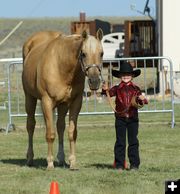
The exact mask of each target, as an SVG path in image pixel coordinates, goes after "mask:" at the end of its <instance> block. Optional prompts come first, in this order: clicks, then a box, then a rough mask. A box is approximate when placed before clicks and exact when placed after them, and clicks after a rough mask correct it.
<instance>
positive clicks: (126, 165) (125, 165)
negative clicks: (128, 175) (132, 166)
mask: <svg viewBox="0 0 180 194" xmlns="http://www.w3.org/2000/svg"><path fill="white" fill-rule="evenodd" d="M113 168H116V161H115V160H114V163H113ZM127 168H128V164H127V162H126V160H124V169H127Z"/></svg>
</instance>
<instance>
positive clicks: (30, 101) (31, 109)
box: [25, 95, 37, 166]
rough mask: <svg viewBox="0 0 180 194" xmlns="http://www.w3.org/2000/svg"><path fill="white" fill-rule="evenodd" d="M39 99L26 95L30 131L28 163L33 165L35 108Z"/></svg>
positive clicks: (27, 125)
mask: <svg viewBox="0 0 180 194" xmlns="http://www.w3.org/2000/svg"><path fill="white" fill-rule="evenodd" d="M36 104H37V99H36V98H34V97H32V96H29V95H26V99H25V108H26V113H27V123H26V128H27V132H28V150H27V165H28V166H32V165H33V158H34V151H33V134H34V128H35V124H36V120H35V110H36Z"/></svg>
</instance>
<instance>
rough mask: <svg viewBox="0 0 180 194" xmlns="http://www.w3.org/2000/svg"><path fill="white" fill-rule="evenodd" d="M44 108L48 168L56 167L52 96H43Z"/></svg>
mask: <svg viewBox="0 0 180 194" xmlns="http://www.w3.org/2000/svg"><path fill="white" fill-rule="evenodd" d="M42 110H43V114H44V119H45V123H46V141H47V143H48V156H47V163H48V166H47V168H48V169H50V168H54V163H53V162H54V157H53V143H54V139H55V130H54V126H53V101H52V100H51V99H50V97H48V96H45V97H43V98H42Z"/></svg>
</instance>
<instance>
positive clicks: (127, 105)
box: [109, 82, 148, 118]
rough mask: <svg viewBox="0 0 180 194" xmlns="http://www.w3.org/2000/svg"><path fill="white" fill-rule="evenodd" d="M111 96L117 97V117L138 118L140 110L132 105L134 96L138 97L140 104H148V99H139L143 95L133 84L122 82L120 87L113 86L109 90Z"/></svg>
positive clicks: (137, 100)
mask: <svg viewBox="0 0 180 194" xmlns="http://www.w3.org/2000/svg"><path fill="white" fill-rule="evenodd" d="M109 94H110V96H111V97H113V96H115V103H116V108H115V109H116V112H115V115H116V116H117V117H125V118H138V109H137V108H136V107H134V106H132V104H131V100H132V97H133V96H135V97H136V102H137V103H138V104H147V103H148V102H147V99H146V98H145V99H144V100H141V99H140V98H138V97H139V96H140V95H141V94H142V93H141V90H140V88H139V87H138V86H136V85H135V84H134V83H133V82H128V83H124V82H121V83H120V84H119V85H116V86H113V87H112V88H111V89H110V90H109Z"/></svg>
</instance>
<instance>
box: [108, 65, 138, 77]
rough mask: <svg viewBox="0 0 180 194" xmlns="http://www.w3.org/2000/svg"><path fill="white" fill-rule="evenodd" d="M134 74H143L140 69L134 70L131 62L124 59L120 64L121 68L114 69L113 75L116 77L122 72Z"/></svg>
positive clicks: (134, 75) (135, 75)
mask: <svg viewBox="0 0 180 194" xmlns="http://www.w3.org/2000/svg"><path fill="white" fill-rule="evenodd" d="M126 73H128V74H132V76H133V77H137V76H139V75H140V74H141V70H140V69H136V70H133V67H132V66H131V64H130V63H128V62H125V61H123V62H122V63H121V64H120V69H119V71H118V70H112V75H113V76H114V77H118V78H119V77H120V76H121V75H122V74H126Z"/></svg>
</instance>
